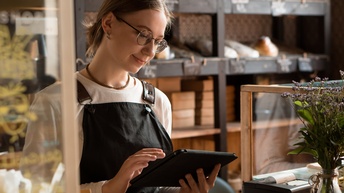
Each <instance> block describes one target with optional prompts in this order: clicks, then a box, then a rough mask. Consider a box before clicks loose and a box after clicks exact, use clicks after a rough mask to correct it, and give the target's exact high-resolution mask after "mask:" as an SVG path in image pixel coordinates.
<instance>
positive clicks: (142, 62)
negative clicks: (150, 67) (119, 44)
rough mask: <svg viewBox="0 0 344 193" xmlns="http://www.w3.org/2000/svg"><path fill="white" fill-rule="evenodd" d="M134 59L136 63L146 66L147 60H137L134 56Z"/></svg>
mask: <svg viewBox="0 0 344 193" xmlns="http://www.w3.org/2000/svg"><path fill="white" fill-rule="evenodd" d="M134 58H135V59H136V61H138V62H139V63H141V64H146V63H147V61H148V60H145V59H139V58H137V57H136V56H134Z"/></svg>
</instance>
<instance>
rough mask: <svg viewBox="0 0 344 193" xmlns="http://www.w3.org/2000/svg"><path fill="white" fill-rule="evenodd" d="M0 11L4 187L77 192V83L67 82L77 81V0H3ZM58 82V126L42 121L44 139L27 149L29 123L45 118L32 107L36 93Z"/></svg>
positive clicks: (0, 178)
mask: <svg viewBox="0 0 344 193" xmlns="http://www.w3.org/2000/svg"><path fill="white" fill-rule="evenodd" d="M62 10H63V14H62ZM0 15H1V17H0V45H1V46H0V53H1V54H0V192H4V193H15V192H25V193H35V192H79V191H80V190H79V181H78V176H79V173H78V161H77V160H79V158H78V146H77V142H76V141H77V130H76V123H75V109H74V106H75V104H74V102H75V98H76V94H75V92H74V91H75V85H74V84H63V82H69V83H70V82H74V72H75V53H74V52H75V50H74V47H75V46H74V42H75V41H74V23H73V21H74V19H73V18H74V13H73V2H72V1H62V0H32V1H27V0H11V1H4V2H2V3H1V7H0ZM58 82H61V83H62V84H61V87H60V89H59V90H58V91H57V92H56V96H57V98H58V99H59V100H60V101H61V103H59V105H58V106H57V107H56V108H58V109H59V110H60V112H61V119H60V120H57V122H58V128H56V131H57V132H56V133H49V132H50V131H49V128H48V127H47V126H46V125H40V127H41V129H42V130H43V131H44V132H46V133H45V134H47V135H46V136H47V137H46V138H44V140H42V143H44V145H42V146H41V147H42V148H41V149H40V150H39V151H35V152H28V153H26V155H23V148H24V143H26V139H27V126H28V124H29V123H34V122H36V121H38V120H39V119H45V118H46V116H45V115H42V116H41V115H38V114H36V113H34V112H33V111H31V109H30V107H31V104H32V102H33V101H34V100H35V94H36V93H37V92H39V91H41V90H42V89H44V88H45V87H47V86H48V85H51V84H54V83H58ZM36 129H37V131H38V128H33V130H36ZM67 131H68V133H67ZM67 134H68V135H67ZM35 135H37V136H40V135H42V133H40V132H36V133H35ZM32 142H35V141H34V140H33V141H32ZM33 166H35V167H33ZM33 168H35V169H33ZM42 173H49V175H47V176H45V177H43V175H41V174H42ZM34 176H38V177H37V178H35V180H33V179H34Z"/></svg>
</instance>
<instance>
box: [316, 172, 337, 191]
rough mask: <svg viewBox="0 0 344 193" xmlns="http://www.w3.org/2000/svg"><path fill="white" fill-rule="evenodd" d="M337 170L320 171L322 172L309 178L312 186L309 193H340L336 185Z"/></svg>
mask: <svg viewBox="0 0 344 193" xmlns="http://www.w3.org/2000/svg"><path fill="white" fill-rule="evenodd" d="M338 175H339V173H338V169H337V168H336V169H322V171H321V172H320V173H318V174H316V175H314V176H313V177H311V178H312V179H311V180H312V182H313V185H312V189H311V193H341V192H342V191H341V189H340V187H339V184H338Z"/></svg>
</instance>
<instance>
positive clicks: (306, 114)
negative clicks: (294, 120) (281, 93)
mask: <svg viewBox="0 0 344 193" xmlns="http://www.w3.org/2000/svg"><path fill="white" fill-rule="evenodd" d="M297 114H298V115H299V116H300V117H301V118H302V119H304V120H305V121H307V122H308V123H309V124H311V125H314V119H313V117H312V113H311V112H310V111H309V110H308V109H299V110H297Z"/></svg>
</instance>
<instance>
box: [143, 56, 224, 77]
mask: <svg viewBox="0 0 344 193" xmlns="http://www.w3.org/2000/svg"><path fill="white" fill-rule="evenodd" d="M220 62H228V60H227V59H221V58H201V59H195V60H194V62H192V61H191V59H187V58H185V59H171V60H162V59H157V60H152V61H151V62H150V64H148V65H146V66H145V67H143V68H142V69H141V70H140V71H139V72H138V73H137V76H138V77H139V78H157V77H172V76H209V75H218V74H219V71H220V68H219V64H220Z"/></svg>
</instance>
